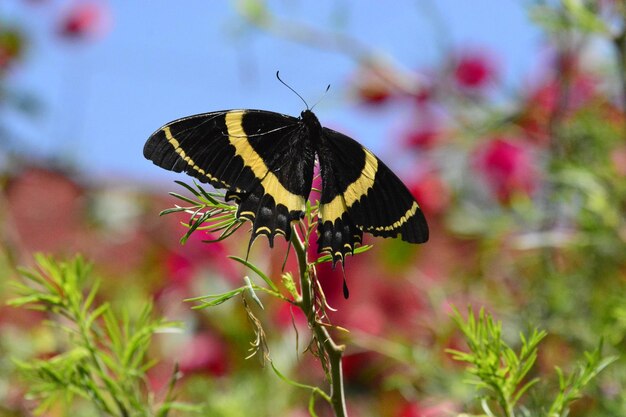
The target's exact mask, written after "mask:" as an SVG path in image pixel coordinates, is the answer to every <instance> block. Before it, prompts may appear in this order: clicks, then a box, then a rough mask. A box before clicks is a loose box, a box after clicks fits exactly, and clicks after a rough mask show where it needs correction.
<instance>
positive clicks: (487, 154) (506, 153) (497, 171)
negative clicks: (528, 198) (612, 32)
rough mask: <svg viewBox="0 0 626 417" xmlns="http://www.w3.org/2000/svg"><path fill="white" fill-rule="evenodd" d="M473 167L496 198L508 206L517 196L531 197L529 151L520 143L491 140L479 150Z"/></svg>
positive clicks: (533, 181) (533, 180)
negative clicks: (529, 195)
mask: <svg viewBox="0 0 626 417" xmlns="http://www.w3.org/2000/svg"><path fill="white" fill-rule="evenodd" d="M476 167H477V168H478V169H479V170H480V171H481V172H482V174H483V175H484V177H485V179H486V180H487V183H488V185H489V186H490V188H491V190H492V192H493V193H494V194H495V196H496V198H497V199H498V200H499V201H500V202H501V203H504V204H508V203H509V202H510V200H511V198H512V197H513V196H514V195H517V194H526V195H528V194H530V193H532V191H533V190H534V189H535V187H536V174H535V169H534V165H533V160H532V157H531V154H530V151H529V149H528V148H527V147H524V146H522V144H521V142H519V141H514V140H510V139H504V138H494V139H492V140H490V141H489V142H488V143H487V144H486V145H485V146H484V147H482V148H481V149H479V151H478V154H477V160H476Z"/></svg>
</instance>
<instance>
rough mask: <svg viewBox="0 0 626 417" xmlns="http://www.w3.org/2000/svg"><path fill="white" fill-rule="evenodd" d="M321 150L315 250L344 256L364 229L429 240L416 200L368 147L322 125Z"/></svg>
mask: <svg viewBox="0 0 626 417" xmlns="http://www.w3.org/2000/svg"><path fill="white" fill-rule="evenodd" d="M322 135H323V138H322V140H321V144H320V149H319V160H320V168H321V172H322V196H321V201H320V216H319V223H318V231H319V239H318V250H319V251H320V252H321V251H327V252H330V253H331V254H332V256H333V262H337V261H338V260H342V259H343V258H344V257H345V254H346V253H351V252H353V251H354V247H355V245H356V244H357V243H358V244H360V243H361V240H362V236H363V232H367V233H370V234H372V235H374V236H382V237H397V236H398V235H399V237H401V238H402V240H405V241H407V242H411V243H423V242H425V241H426V240H428V226H427V224H426V220H425V219H424V215H423V213H422V211H421V210H420V208H419V206H418V204H417V202H416V201H415V199H414V198H413V196H412V195H411V193H410V192H409V190H408V189H407V188H406V186H405V185H404V184H403V183H402V181H400V179H399V178H398V177H397V176H396V175H395V174H394V173H393V172H392V171H391V170H390V169H389V168H388V167H387V166H386V165H385V164H384V163H383V162H382V161H381V160H380V159H378V158H377V157H376V156H375V155H374V154H373V153H372V152H371V151H369V150H368V149H366V148H364V147H363V146H361V145H360V144H359V143H358V142H356V141H355V140H353V139H351V138H349V137H347V136H345V135H343V134H341V133H339V132H336V131H334V130H331V129H326V128H324V129H323V134H322Z"/></svg>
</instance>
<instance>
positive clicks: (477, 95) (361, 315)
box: [0, 0, 626, 417]
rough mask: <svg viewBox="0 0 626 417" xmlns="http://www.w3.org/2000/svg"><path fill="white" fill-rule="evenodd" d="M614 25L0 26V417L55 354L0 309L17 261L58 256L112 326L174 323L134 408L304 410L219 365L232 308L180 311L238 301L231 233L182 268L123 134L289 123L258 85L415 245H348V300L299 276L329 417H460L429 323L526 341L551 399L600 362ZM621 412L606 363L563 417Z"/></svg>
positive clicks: (617, 225)
mask: <svg viewBox="0 0 626 417" xmlns="http://www.w3.org/2000/svg"><path fill="white" fill-rule="evenodd" d="M625 21H626V6H624V4H623V3H622V2H620V1H611V0H578V1H576V0H572V1H566V0H563V1H549V0H544V1H541V0H528V1H521V0H519V1H515V0H509V1H497V0H485V1H481V2H473V3H471V2H459V1H452V0H437V1H435V0H413V1H405V0H399V1H396V2H394V3H393V6H392V7H390V5H389V4H388V3H381V2H376V1H371V0H367V1H359V2H351V1H347V0H343V1H326V0H323V1H317V2H314V3H313V2H306V1H298V0H294V1H287V0H282V1H279V0H276V1H261V0H233V1H228V2H207V1H198V0H189V1H186V2H184V3H182V2H179V3H176V4H174V3H173V2H146V1H134V2H123V1H113V0H110V1H99V0H5V1H3V2H1V3H0V187H1V188H0V191H1V193H0V220H1V222H0V250H1V252H0V267H1V273H0V303H2V306H0V404H2V406H0V415H2V416H3V415H7V416H26V415H31V414H32V412H33V408H34V405H33V403H32V401H29V400H27V399H26V398H25V397H24V392H25V390H26V387H25V386H24V385H25V384H24V383H22V382H20V379H19V377H18V376H17V373H16V371H15V366H14V364H13V362H12V361H11V360H10V358H11V357H19V358H22V359H27V358H32V357H48V356H53V355H54V354H55V352H58V351H59V350H60V349H61V346H59V341H58V340H57V339H56V338H55V335H54V331H53V330H52V329H50V328H48V327H45V326H42V319H45V315H44V314H40V313H37V312H25V311H24V310H18V309H16V308H14V307H9V306H5V305H4V303H5V302H6V300H7V299H9V298H10V297H11V296H12V289H11V285H10V282H11V281H12V280H13V279H14V278H15V268H16V267H17V266H18V265H31V264H32V262H33V256H32V255H33V253H35V252H44V253H49V254H54V255H56V256H59V257H60V258H69V257H71V256H73V255H74V254H76V253H82V254H84V255H85V257H86V258H87V259H89V260H91V261H93V262H94V265H95V273H96V275H97V276H99V277H101V278H102V279H103V286H102V297H103V298H106V299H107V300H110V301H111V302H112V303H113V305H114V306H115V307H116V308H120V309H122V308H123V309H128V310H131V311H132V310H133V306H135V305H140V304H141V303H143V302H144V301H145V300H153V301H154V303H155V306H156V310H157V312H158V314H160V315H164V316H165V317H167V318H168V319H172V320H180V321H182V322H184V323H185V331H184V333H182V334H175V335H167V336H162V337H159V338H158V340H157V343H156V345H155V347H154V349H153V351H151V354H152V355H153V356H154V358H155V359H158V360H159V363H158V365H156V366H155V367H153V368H152V369H151V370H150V371H149V385H150V387H151V388H152V389H154V390H155V392H157V393H158V392H159V390H162V389H163V387H164V386H165V385H167V383H168V379H169V376H170V372H171V368H172V366H173V363H174V362H178V363H179V364H180V368H181V371H182V372H183V374H184V376H183V378H182V380H181V381H180V385H179V387H178V390H179V396H180V397H181V398H184V399H188V400H190V401H194V402H202V403H203V404H205V406H206V408H205V410H206V415H211V416H249V415H252V416H271V415H284V416H298V417H299V416H306V415H308V413H307V411H306V404H307V401H308V399H307V398H308V394H307V393H306V392H302V391H299V390H297V389H295V388H293V387H291V386H290V385H288V384H286V383H284V382H283V381H281V380H280V379H278V378H277V377H276V375H275V374H274V373H272V372H271V370H268V369H267V367H266V368H262V367H261V366H260V364H259V363H258V362H257V361H256V360H245V359H244V358H245V357H246V356H247V348H248V346H249V345H248V342H249V340H251V339H252V338H253V334H252V331H251V328H250V325H249V323H248V321H247V318H246V315H245V312H244V311H243V309H242V307H241V304H240V303H238V302H236V301H234V300H231V302H229V303H225V304H223V305H220V306H219V307H216V308H213V309H210V310H201V311H192V310H190V305H189V304H188V303H184V302H183V299H184V298H188V297H192V296H199V295H204V294H207V293H210V292H220V291H225V290H228V289H230V288H234V287H237V286H240V285H242V279H243V276H244V275H245V274H246V273H247V271H246V270H244V269H243V268H242V266H241V265H239V264H237V263H235V262H233V261H231V260H229V259H228V258H227V255H230V254H232V255H238V256H243V255H244V254H245V250H246V245H247V240H248V237H247V235H246V231H245V230H244V229H247V228H246V227H244V228H242V229H241V230H240V231H239V232H238V233H237V234H236V235H234V236H233V237H232V238H230V239H228V240H227V241H224V242H220V243H215V244H210V245H207V244H204V243H202V240H203V239H206V238H207V237H206V236H201V235H200V234H199V233H198V234H196V235H193V236H192V238H191V240H190V241H189V242H188V243H187V244H186V245H184V246H181V245H180V244H179V241H178V240H179V238H180V236H181V235H182V234H183V233H184V231H185V230H184V228H183V227H181V226H180V224H179V222H180V220H181V219H184V218H180V217H178V218H176V217H175V216H166V217H159V216H158V213H159V211H161V210H163V209H166V208H169V207H172V206H173V205H174V204H175V203H176V202H175V200H174V199H173V198H172V197H170V196H168V194H167V193H168V191H177V192H180V191H181V190H180V187H178V186H177V185H175V184H174V183H173V180H175V179H179V180H186V178H183V177H181V176H180V175H177V174H174V173H170V172H166V171H164V170H161V169H159V168H157V167H156V166H154V165H152V163H150V162H149V161H147V160H145V159H144V158H143V155H142V149H143V144H144V143H145V140H146V139H147V138H148V136H149V135H150V134H151V133H152V132H153V131H155V130H156V129H157V128H159V127H160V126H161V125H162V124H164V123H166V122H168V121H170V120H173V119H175V118H178V117H181V116H186V115H190V114H195V113H202V112H207V111H214V110H222V109H231V108H259V109H265V110H271V111H277V112H281V113H286V114H291V115H294V116H297V115H299V113H300V112H301V111H302V110H303V109H304V108H305V105H304V103H302V101H300V99H299V98H298V97H297V96H296V95H295V94H293V92H291V91H289V90H288V89H287V88H285V87H284V86H283V85H282V84H280V83H279V82H278V80H277V79H276V77H275V74H276V71H280V73H281V78H282V79H283V80H285V82H287V83H288V84H289V85H290V86H291V87H293V88H294V89H295V90H296V91H297V92H298V93H299V94H300V95H301V96H302V97H304V99H305V100H306V101H307V102H308V105H309V106H312V105H314V104H316V106H315V112H316V114H317V115H318V117H319V118H320V120H321V122H322V123H323V124H324V125H325V126H327V127H331V128H333V129H336V130H340V131H342V132H344V133H346V134H348V135H350V136H352V137H354V138H355V139H357V140H359V141H360V142H361V143H363V144H365V145H366V146H368V147H369V148H370V149H372V150H373V151H374V152H375V153H376V154H377V155H378V156H379V157H380V158H381V159H382V160H383V161H385V162H386V163H387V165H389V166H390V167H392V168H393V169H394V171H396V172H397V173H398V174H399V175H400V177H401V178H403V180H404V181H405V183H406V184H407V186H408V187H409V189H410V190H411V192H412V193H413V194H414V195H415V197H416V198H417V200H418V202H419V203H420V205H421V207H422V208H423V210H424V212H425V215H426V217H427V219H428V222H429V225H430V230H431V239H430V241H429V242H428V243H427V244H425V245H421V246H412V245H408V244H405V243H403V242H400V241H396V240H381V239H374V238H371V237H369V238H368V239H367V240H366V242H367V243H372V244H374V248H373V249H372V250H371V251H369V252H367V253H366V254H363V255H360V256H357V257H354V258H350V259H348V261H347V279H348V284H349V286H350V298H349V299H348V300H344V299H343V297H342V291H341V284H342V275H341V272H340V270H336V271H334V270H332V269H331V268H330V267H327V266H322V267H321V268H320V271H319V279H320V282H321V284H322V285H323V287H324V289H325V292H326V295H327V296H328V300H329V303H330V305H331V306H332V307H334V308H336V309H337V311H336V312H334V313H333V314H332V315H331V319H332V321H333V323H334V324H337V325H339V326H342V327H345V328H347V329H349V330H350V332H351V333H350V334H349V335H348V336H345V342H346V343H347V346H348V347H347V351H346V357H345V363H344V372H345V378H346V383H347V402H348V409H349V411H350V415H351V416H357V417H358V416H364V417H366V416H394V417H435V416H450V415H457V414H460V413H463V412H466V413H479V411H478V410H479V404H477V402H476V400H475V390H474V388H473V387H472V386H469V385H467V384H465V383H464V374H463V371H464V368H463V366H461V365H459V364H457V363H455V362H454V361H453V360H452V359H451V357H450V355H449V354H448V353H446V352H445V349H446V348H459V349H463V348H464V345H463V342H462V339H461V337H460V335H459V333H458V330H456V327H455V325H454V323H453V321H452V319H451V318H450V312H451V311H452V306H457V307H458V308H459V309H461V310H464V309H465V308H466V307H467V306H471V307H472V308H473V309H475V310H477V309H479V308H481V307H485V308H486V309H487V310H488V311H489V312H491V313H492V314H493V315H494V316H495V317H496V318H497V319H499V320H502V321H503V323H504V324H503V331H504V333H505V335H508V336H510V337H511V341H512V342H513V341H514V340H515V339H516V337H517V335H518V333H519V332H520V331H524V332H527V331H529V330H531V329H533V328H535V327H538V328H541V329H544V330H546V331H547V332H548V333H549V336H548V337H547V338H546V340H545V341H544V342H543V344H542V345H541V348H540V357H539V360H538V367H537V369H536V370H534V371H533V372H534V375H536V376H540V377H541V378H542V382H543V379H544V378H545V383H546V391H545V392H546V393H547V392H550V389H552V388H553V387H554V386H558V381H557V379H556V377H555V375H554V367H555V366H559V367H561V368H563V369H565V370H568V369H572V367H573V366H574V364H575V362H576V361H577V360H578V359H579V358H581V357H583V352H584V351H588V350H591V349H593V348H594V347H596V346H597V345H598V343H599V342H600V340H603V341H604V350H605V351H606V352H607V354H617V355H619V354H623V353H624V351H625V349H626V340H625V337H626V222H625V218H624V213H625V209H626V207H625V202H626V182H625V179H626V141H625V140H626V123H625V119H624V107H625V103H626V81H625V80H626V76H625V71H624V68H625V66H626V35H625V30H626V27H625ZM329 84H330V90H329V91H328V92H327V93H326V94H325V93H324V92H325V90H326V86H327V85H329ZM277 246H278V247H277V248H275V249H274V250H272V251H270V250H269V248H268V246H267V245H266V243H265V242H264V241H263V240H262V239H261V240H259V241H258V242H257V244H256V245H255V246H254V247H253V250H252V252H251V260H253V261H254V262H255V263H256V264H257V265H259V266H261V267H262V269H263V270H264V271H267V272H268V274H269V275H270V276H271V277H273V278H275V280H276V281H278V279H279V277H280V268H281V264H282V261H283V258H284V252H285V250H286V245H285V244H284V242H280V243H279V244H278V245H277ZM263 302H264V303H266V309H265V311H264V312H263V313H262V314H261V315H259V316H258V317H259V318H260V319H261V320H262V322H263V326H264V328H265V329H266V333H267V334H268V337H269V341H270V351H271V355H272V358H273V359H274V361H275V362H276V363H277V364H278V366H279V368H280V369H281V371H282V372H284V373H286V374H288V375H290V376H291V377H293V378H294V379H296V380H298V381H303V382H306V383H312V384H322V383H323V382H322V378H323V373H322V371H321V368H319V366H318V364H316V363H315V360H314V358H313V357H312V356H311V355H310V354H308V353H303V352H302V351H303V348H304V347H306V340H307V337H308V335H307V330H306V321H305V320H304V318H303V317H300V316H298V315H294V314H295V311H292V310H291V309H290V308H289V306H288V305H287V304H285V303H279V302H277V301H275V300H272V299H270V298H263ZM294 327H295V328H297V329H298V330H299V332H298V333H299V340H300V344H299V346H296V332H295V330H294ZM303 341H304V342H303ZM313 370H317V371H313ZM551 387H552V388H551ZM625 390H626V360H625V359H624V358H621V359H619V360H618V361H617V362H616V363H614V364H613V365H612V366H610V367H609V368H608V369H607V370H606V371H605V372H603V373H602V374H601V375H600V376H599V377H598V379H597V381H596V383H595V384H593V386H592V387H590V388H589V389H588V391H587V393H588V394H587V396H585V397H583V398H582V399H581V400H579V401H578V402H577V403H576V406H575V407H574V409H573V410H572V412H571V415H574V416H623V415H626V394H625ZM531 400H532V401H531ZM531 400H528V401H529V402H537V403H541V401H542V399H541V398H534V399H531ZM75 407H77V409H78V410H80V414H79V415H92V414H94V411H93V410H92V409H91V408H89V406H88V405H86V404H84V405H81V404H78V405H76V406H75ZM53 413H56V414H55V415H63V410H62V409H61V408H59V409H53ZM321 413H322V414H321V415H326V414H323V411H321Z"/></svg>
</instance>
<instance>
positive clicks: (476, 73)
mask: <svg viewBox="0 0 626 417" xmlns="http://www.w3.org/2000/svg"><path fill="white" fill-rule="evenodd" d="M453 74H454V79H455V81H456V83H457V84H458V85H459V87H461V88H466V89H480V88H483V87H485V86H486V85H487V84H488V83H489V82H491V81H493V80H494V78H495V76H496V70H495V65H494V63H493V62H492V60H491V58H489V56H488V55H487V54H485V53H479V52H472V53H467V52H466V53H463V54H462V55H460V56H459V57H458V58H457V59H456V62H455V64H454V68H453Z"/></svg>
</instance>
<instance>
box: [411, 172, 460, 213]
mask: <svg viewBox="0 0 626 417" xmlns="http://www.w3.org/2000/svg"><path fill="white" fill-rule="evenodd" d="M409 190H410V191H411V194H413V197H415V199H416V200H417V202H418V203H419V205H420V208H421V209H422V210H423V211H424V213H426V214H427V215H428V214H433V215H435V214H440V213H442V212H443V211H445V209H446V208H447V207H448V204H449V203H450V191H449V190H448V187H447V186H446V184H445V183H444V182H443V180H442V179H441V178H440V177H439V175H437V174H436V173H428V174H425V175H422V176H421V177H420V178H418V179H417V181H416V182H414V183H413V184H410V185H409Z"/></svg>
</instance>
